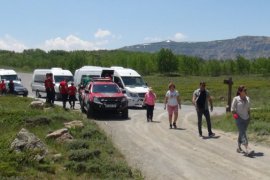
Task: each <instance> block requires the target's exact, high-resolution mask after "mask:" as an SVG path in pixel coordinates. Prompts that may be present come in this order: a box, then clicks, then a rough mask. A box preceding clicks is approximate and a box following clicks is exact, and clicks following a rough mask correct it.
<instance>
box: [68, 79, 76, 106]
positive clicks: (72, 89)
mask: <svg viewBox="0 0 270 180" xmlns="http://www.w3.org/2000/svg"><path fill="white" fill-rule="evenodd" d="M76 93H77V88H76V87H75V86H74V83H73V82H71V85H70V86H69V87H68V96H69V97H68V99H69V105H70V109H75V101H76Z"/></svg>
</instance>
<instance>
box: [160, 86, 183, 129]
mask: <svg viewBox="0 0 270 180" xmlns="http://www.w3.org/2000/svg"><path fill="white" fill-rule="evenodd" d="M166 107H167V110H168V114H169V123H170V128H171V129H172V126H173V127H174V128H175V129H176V128H177V126H176V121H177V118H178V107H179V109H181V99H180V94H179V92H178V91H177V90H175V85H174V84H173V83H170V84H169V90H168V91H167V93H166V95H165V100H164V109H166ZM173 115H174V120H173V122H172V118H173Z"/></svg>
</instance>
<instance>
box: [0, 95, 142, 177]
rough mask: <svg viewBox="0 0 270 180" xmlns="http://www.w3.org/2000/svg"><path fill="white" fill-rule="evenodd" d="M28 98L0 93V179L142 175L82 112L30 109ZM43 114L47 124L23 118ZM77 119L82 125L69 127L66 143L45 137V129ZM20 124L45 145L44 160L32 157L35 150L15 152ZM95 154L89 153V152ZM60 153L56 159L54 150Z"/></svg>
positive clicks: (60, 126) (36, 119)
mask: <svg viewBox="0 0 270 180" xmlns="http://www.w3.org/2000/svg"><path fill="white" fill-rule="evenodd" d="M31 101H32V100H31V99H30V98H21V97H14V96H0V132H1V138H0V179H7V178H11V179H143V177H142V175H141V173H140V171H139V170H135V169H132V168H130V167H129V166H128V165H127V163H126V161H125V159H124V157H123V156H122V155H121V154H120V153H119V152H118V151H117V149H115V148H114V147H113V144H112V142H111V140H110V139H109V138H108V137H106V136H105V135H104V134H105V133H103V132H102V131H101V130H100V129H99V128H98V127H97V125H96V124H95V123H93V122H92V121H90V120H89V119H86V118H84V117H83V115H82V113H80V112H75V111H64V110H63V109H62V108H60V107H54V108H48V109H46V110H39V109H31V108H30V107H29V106H28V105H29V104H30V102H31ZM40 118H47V119H48V120H49V122H50V123H49V124H39V125H33V124H28V123H26V121H29V119H31V120H32V121H37V122H38V120H39V119H40ZM72 120H81V121H82V122H83V123H84V125H85V126H84V128H83V129H71V130H70V133H71V135H72V136H73V137H74V138H75V140H74V141H72V142H70V143H65V144H61V143H56V141H55V140H50V139H46V138H45V137H46V135H47V134H48V133H49V132H52V131H54V130H57V129H60V128H63V127H64V126H63V123H64V122H69V121H72ZM22 127H24V128H26V129H27V130H28V131H30V132H31V133H33V134H35V135H36V136H37V137H38V138H39V139H41V141H42V142H43V143H45V144H46V146H47V147H48V149H49V153H48V155H47V156H46V158H45V160H43V161H42V162H39V163H38V162H36V161H35V160H33V157H32V156H33V154H35V152H29V151H24V152H23V153H16V152H14V151H11V150H10V144H11V142H12V141H13V140H14V139H15V137H16V134H17V133H18V132H19V131H20V129H21V128H22ZM95 152H98V153H96V156H91V155H93V153H94V154H95ZM59 153H60V154H62V157H61V158H60V159H58V160H57V161H55V160H53V158H52V157H53V155H54V154H59Z"/></svg>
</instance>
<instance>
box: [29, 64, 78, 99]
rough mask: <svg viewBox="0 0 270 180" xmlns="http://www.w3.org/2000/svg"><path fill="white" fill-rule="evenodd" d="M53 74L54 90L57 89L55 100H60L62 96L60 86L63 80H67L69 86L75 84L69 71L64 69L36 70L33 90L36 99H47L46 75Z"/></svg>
mask: <svg viewBox="0 0 270 180" xmlns="http://www.w3.org/2000/svg"><path fill="white" fill-rule="evenodd" d="M47 73H52V75H53V76H52V77H53V83H54V85H55V86H54V89H55V99H56V100H57V99H60V98H61V95H60V93H59V84H60V82H61V81H62V80H64V79H66V80H67V81H68V82H69V84H70V83H71V82H73V75H72V73H71V72H70V71H69V70H66V69H62V68H51V69H36V70H34V73H33V77H32V82H31V88H32V92H34V93H35V95H36V97H43V96H45V97H46V89H45V84H44V82H45V79H46V74H47Z"/></svg>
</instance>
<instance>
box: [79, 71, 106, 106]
mask: <svg viewBox="0 0 270 180" xmlns="http://www.w3.org/2000/svg"><path fill="white" fill-rule="evenodd" d="M101 71H102V67H100V66H83V67H81V68H80V69H77V70H76V71H75V73H74V85H75V86H76V87H77V89H78V93H77V94H76V99H78V100H79V101H81V91H82V90H83V89H84V87H85V86H86V85H87V84H88V83H89V82H90V81H91V79H92V78H95V77H100V76H101Z"/></svg>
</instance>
